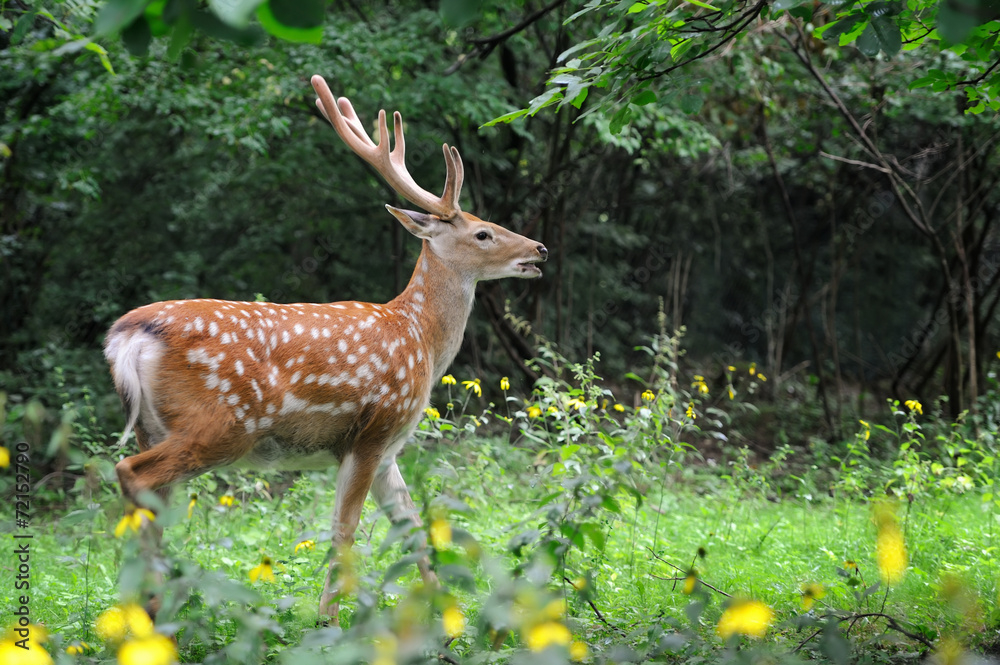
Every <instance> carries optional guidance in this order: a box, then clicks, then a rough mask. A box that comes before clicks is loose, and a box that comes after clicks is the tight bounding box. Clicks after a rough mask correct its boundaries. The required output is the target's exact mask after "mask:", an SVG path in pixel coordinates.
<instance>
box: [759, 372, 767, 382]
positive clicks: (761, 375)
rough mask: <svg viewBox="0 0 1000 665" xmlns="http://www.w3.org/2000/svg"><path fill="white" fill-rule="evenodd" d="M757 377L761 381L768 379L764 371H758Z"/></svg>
mask: <svg viewBox="0 0 1000 665" xmlns="http://www.w3.org/2000/svg"><path fill="white" fill-rule="evenodd" d="M757 378H758V379H760V380H761V381H767V377H766V376H764V372H757Z"/></svg>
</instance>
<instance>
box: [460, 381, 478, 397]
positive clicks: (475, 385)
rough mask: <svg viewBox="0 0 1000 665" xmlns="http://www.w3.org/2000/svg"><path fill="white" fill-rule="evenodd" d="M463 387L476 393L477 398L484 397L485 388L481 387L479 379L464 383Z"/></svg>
mask: <svg viewBox="0 0 1000 665" xmlns="http://www.w3.org/2000/svg"><path fill="white" fill-rule="evenodd" d="M462 386H463V387H465V389H466V390H471V391H472V392H474V393H476V397H482V396H483V387H482V386H481V385H479V379H471V380H469V381H462Z"/></svg>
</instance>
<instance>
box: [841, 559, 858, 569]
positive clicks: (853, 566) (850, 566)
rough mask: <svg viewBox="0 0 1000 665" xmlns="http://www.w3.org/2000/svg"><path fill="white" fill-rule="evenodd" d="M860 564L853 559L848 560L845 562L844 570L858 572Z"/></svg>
mask: <svg viewBox="0 0 1000 665" xmlns="http://www.w3.org/2000/svg"><path fill="white" fill-rule="evenodd" d="M857 569H858V564H857V562H855V561H854V560H853V559H847V560H846V561H844V570H857Z"/></svg>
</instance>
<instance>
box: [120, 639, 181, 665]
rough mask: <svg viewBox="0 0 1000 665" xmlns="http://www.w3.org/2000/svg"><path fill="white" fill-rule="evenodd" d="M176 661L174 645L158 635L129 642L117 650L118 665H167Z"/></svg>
mask: <svg viewBox="0 0 1000 665" xmlns="http://www.w3.org/2000/svg"><path fill="white" fill-rule="evenodd" d="M176 660H177V649H176V648H175V647H174V643H173V642H171V641H170V640H169V639H168V638H167V637H165V636H163V635H159V634H153V635H150V636H148V637H143V638H140V639H138V640H131V641H129V642H126V643H125V644H123V645H122V647H121V649H119V650H118V663H119V665H169V664H170V663H173V662H175V661H176Z"/></svg>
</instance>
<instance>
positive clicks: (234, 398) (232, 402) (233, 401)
mask: <svg viewBox="0 0 1000 665" xmlns="http://www.w3.org/2000/svg"><path fill="white" fill-rule="evenodd" d="M226 401H227V402H229V406H236V405H237V404H239V403H240V394H239V393H233V394H232V395H230V396H229V397H227V398H226Z"/></svg>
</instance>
